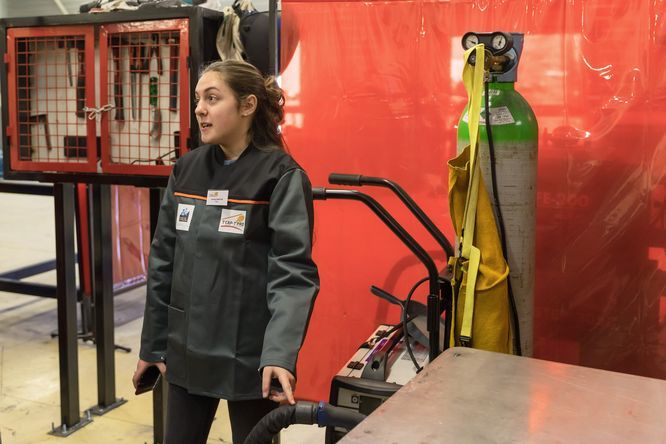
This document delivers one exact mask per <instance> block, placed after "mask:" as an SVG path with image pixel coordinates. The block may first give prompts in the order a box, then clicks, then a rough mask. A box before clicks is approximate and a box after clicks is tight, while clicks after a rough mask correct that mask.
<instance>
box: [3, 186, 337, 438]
mask: <svg viewBox="0 0 666 444" xmlns="http://www.w3.org/2000/svg"><path fill="white" fill-rule="evenodd" d="M0 208H2V211H0V273H3V272H6V271H10V270H13V269H16V268H20V267H23V266H27V265H32V264H35V263H37V262H41V261H46V260H50V259H54V258H55V247H54V244H55V234H54V215H53V198H51V197H45V196H31V195H18V194H7V193H0ZM27 280H28V281H31V282H39V283H48V284H55V280H56V277H55V271H50V272H47V273H42V274H40V275H37V276H34V277H31V278H29V279H27ZM144 298H145V289H144V288H143V287H139V288H137V289H134V290H132V291H129V292H126V293H123V294H120V295H117V296H116V297H115V298H114V306H115V310H114V312H115V313H114V314H115V324H116V329H115V342H116V344H119V345H123V346H127V347H131V349H132V352H131V353H125V352H122V351H116V354H115V361H116V362H115V364H116V396H117V397H118V398H124V399H126V400H127V401H128V402H127V403H125V404H124V405H122V406H120V407H118V408H117V409H114V410H112V411H110V412H108V413H107V414H105V415H104V416H94V417H93V422H92V423H90V424H88V425H87V426H85V427H83V428H82V429H80V430H78V431H76V432H75V433H73V434H71V435H70V436H68V437H66V438H61V437H55V436H51V435H49V434H48V433H47V432H49V431H50V430H51V426H52V424H54V425H55V426H56V427H57V426H59V425H60V420H61V419H60V386H59V371H58V342H57V338H52V337H51V333H52V332H55V331H56V330H57V316H56V301H55V300H52V299H46V298H39V297H33V296H25V295H20V294H14V293H4V292H0V444H18V443H70V444H73V443H93V442H94V443H111V442H113V443H151V442H153V441H152V439H153V428H152V395H151V394H144V395H141V396H135V395H134V390H133V388H132V383H131V377H132V373H133V371H134V367H135V366H136V360H137V353H138V349H139V334H140V330H141V324H142V318H141V316H142V313H143V303H144ZM78 361H79V393H80V396H79V403H80V404H79V405H80V410H81V412H82V415H83V411H85V410H87V409H88V408H90V407H93V406H94V405H96V404H97V383H96V380H97V376H96V351H95V346H94V345H93V344H91V343H90V342H88V343H84V342H82V341H79V346H78ZM281 441H282V443H284V444H292V443H293V444H301V443H303V444H305V443H308V444H309V443H323V442H324V429H320V428H318V427H316V426H291V427H289V429H287V430H285V431H283V432H282V434H281ZM230 442H231V430H230V427H229V419H228V415H227V409H226V404H225V403H224V402H222V403H220V408H219V409H218V412H217V416H216V418H215V421H214V423H213V428H212V430H211V433H210V435H209V439H208V443H230Z"/></svg>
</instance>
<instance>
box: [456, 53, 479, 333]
mask: <svg viewBox="0 0 666 444" xmlns="http://www.w3.org/2000/svg"><path fill="white" fill-rule="evenodd" d="M472 52H474V53H475V54H476V63H475V65H474V66H471V65H470V64H469V63H467V60H468V59H469V56H470V55H471V54H472ZM483 65H484V46H483V45H482V44H481V45H476V46H474V47H473V48H470V49H468V50H467V51H465V67H464V69H463V83H464V84H465V89H466V90H467V95H468V97H469V103H468V107H467V123H468V128H469V185H468V188H467V199H466V201H465V212H464V215H463V221H464V223H463V227H464V228H463V236H462V239H461V242H462V256H463V257H464V258H468V263H467V282H466V286H465V307H464V308H463V320H462V325H461V329H460V340H461V342H462V343H464V344H468V345H471V341H472V324H473V320H474V302H475V294H474V291H475V289H476V279H477V276H478V272H479V265H480V263H481V251H480V250H479V249H478V248H476V247H475V246H474V230H475V227H476V209H477V203H478V199H479V178H480V175H481V172H480V170H479V162H478V149H479V148H478V142H479V140H478V139H479V120H480V114H481V98H482V94H483V74H484V66H483Z"/></svg>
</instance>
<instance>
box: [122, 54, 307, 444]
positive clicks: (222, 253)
mask: <svg viewBox="0 0 666 444" xmlns="http://www.w3.org/2000/svg"><path fill="white" fill-rule="evenodd" d="M195 100H196V109H195V114H196V117H197V121H198V122H199V130H200V132H201V140H202V142H203V143H204V144H205V145H203V146H201V147H199V148H197V149H195V150H193V151H191V152H189V153H187V154H186V155H185V156H183V157H182V158H181V159H179V160H178V162H177V163H176V165H175V166H174V168H173V172H172V174H171V177H170V178H169V183H168V186H167V189H166V192H165V195H164V200H163V201H162V205H161V207H160V214H159V219H158V223H157V229H156V231H155V237H154V239H153V242H152V245H151V250H150V259H149V272H148V285H147V300H146V310H145V317H144V322H143V332H142V335H141V351H140V354H139V357H140V359H139V362H138V364H137V369H136V372H135V374H134V377H133V382H134V385H135V386H136V383H137V381H138V379H139V378H140V376H141V374H142V373H143V372H144V371H145V370H146V368H147V367H149V366H150V365H156V366H157V367H159V369H160V370H161V371H162V373H163V374H164V375H165V376H166V379H167V381H168V382H169V392H168V398H167V425H166V436H165V441H166V442H167V443H168V444H179V443H188V444H189V443H205V442H206V439H207V436H208V433H209V431H210V427H211V424H212V421H213V418H214V415H215V411H216V409H217V406H218V403H219V399H226V400H227V403H228V407H229V416H230V418H231V428H232V433H233V442H234V443H242V442H243V441H244V440H245V436H246V435H247V434H248V433H249V431H250V430H251V429H252V427H253V426H254V425H255V424H256V423H257V422H258V421H259V420H260V419H261V418H262V417H263V416H264V415H265V414H266V413H268V412H269V411H270V410H271V409H273V408H275V406H277V402H280V401H284V400H287V401H288V402H290V403H292V404H293V403H295V401H294V395H293V393H294V389H295V384H296V358H297V356H298V352H299V350H300V347H301V345H302V343H303V338H304V336H305V331H306V328H307V325H308V321H309V319H310V313H311V311H312V306H313V303H314V299H315V296H316V294H317V292H318V290H319V276H318V273H317V267H316V265H315V263H314V262H313V260H312V254H311V253H312V229H313V210H312V194H311V186H310V182H309V180H308V178H307V176H306V174H305V172H304V171H303V169H301V168H300V166H299V165H298V164H297V163H296V162H295V161H294V160H293V159H292V158H291V157H290V156H289V155H288V154H287V153H286V152H285V151H284V145H283V140H282V137H281V135H280V133H279V131H278V125H279V123H280V122H281V121H282V119H283V104H284V97H283V95H282V91H281V90H280V89H279V87H278V86H277V84H276V83H275V79H274V78H272V77H269V78H266V79H264V78H263V77H262V75H261V74H260V73H259V71H258V70H257V69H256V68H254V67H253V66H252V65H250V64H248V63H244V62H238V61H224V62H215V63H213V64H211V65H210V66H208V67H207V68H206V69H205V70H204V72H203V74H202V75H201V77H200V79H199V82H198V84H197V87H196V90H195ZM271 380H273V381H274V382H278V383H279V385H278V388H277V389H276V388H272V387H271ZM273 387H275V384H273ZM279 387H281V389H280V388H279Z"/></svg>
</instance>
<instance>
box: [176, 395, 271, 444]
mask: <svg viewBox="0 0 666 444" xmlns="http://www.w3.org/2000/svg"><path fill="white" fill-rule="evenodd" d="M219 403H220V400H219V399H217V398H210V397H208V396H200V395H192V394H190V393H187V390H185V389H184V388H182V387H179V386H177V385H173V384H169V394H168V395H167V419H166V431H165V435H164V442H165V444H206V440H207V439H208V433H209V432H210V427H211V425H212V424H213V419H214V418H215V412H216V411H217V406H218V404H219ZM227 406H228V408H229V419H230V421H231V434H232V439H233V443H234V444H243V442H244V441H245V438H246V437H247V435H248V434H249V433H250V431H251V430H252V428H253V427H254V426H255V425H256V424H257V423H258V422H259V420H260V419H261V418H263V417H264V416H265V415H266V414H267V413H268V412H270V411H271V410H273V409H274V408H276V407H277V406H278V404H277V403H275V402H273V401H271V400H268V399H252V400H249V401H227Z"/></svg>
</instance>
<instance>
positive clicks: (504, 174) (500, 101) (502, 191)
mask: <svg viewBox="0 0 666 444" xmlns="http://www.w3.org/2000/svg"><path fill="white" fill-rule="evenodd" d="M470 34H472V35H474V36H476V37H477V38H478V40H476V42H481V43H484V44H485V43H486V41H487V44H486V48H488V49H489V50H490V53H491V54H492V53H493V50H494V48H493V46H497V45H494V44H495V43H497V38H496V37H494V36H496V35H498V34H504V33H492V34H482V33H467V34H465V37H468V36H469V35H470ZM504 35H506V36H507V37H508V40H512V48H510V49H509V50H508V51H506V52H504V53H502V54H500V55H497V56H496V55H494V54H492V55H491V57H490V58H491V59H492V57H495V58H496V59H499V62H498V61H497V60H495V63H494V64H493V65H492V66H493V69H491V71H490V75H489V76H488V77H489V78H488V80H489V84H488V87H487V89H486V91H487V93H488V102H489V109H490V127H491V131H490V132H491V135H492V142H493V148H494V153H495V156H494V157H495V177H496V182H497V197H498V199H497V201H498V202H499V208H497V207H495V208H494V209H495V215H496V216H497V215H498V214H500V212H501V215H502V218H503V221H504V228H505V243H506V247H507V251H506V253H507V259H508V263H509V269H510V275H509V279H510V281H511V288H512V291H513V297H514V300H515V304H516V309H517V315H518V322H519V327H520V337H521V341H520V342H521V348H522V354H523V355H524V356H531V355H532V349H533V344H532V330H533V322H532V318H533V299H534V274H535V270H534V269H535V226H536V198H537V195H536V179H537V147H538V125H537V120H536V117H535V116H534V112H533V111H532V108H531V107H530V105H529V104H528V103H527V101H526V100H525V99H524V98H523V96H522V95H520V93H519V92H518V91H516V89H515V82H516V77H517V76H516V73H517V67H518V61H519V58H520V54H521V51H522V43H523V34H518V33H512V34H510V35H509V34H504ZM465 37H464V38H463V46H464V47H466V42H465ZM484 40H486V41H484ZM476 42H475V41H474V39H472V42H471V43H473V44H476ZM487 63H488V60H486V64H487ZM485 95H486V92H485V91H484V97H483V100H482V102H481V123H480V125H479V159H480V168H481V174H482V176H483V180H484V183H485V185H486V189H487V191H488V195H489V196H491V200H492V201H495V200H496V199H494V197H495V196H494V193H493V187H492V181H491V168H490V151H489V144H488V133H487V130H486V125H485V118H486V111H485V108H486V97H485ZM467 121H468V116H467V108H465V110H464V111H463V114H462V116H461V118H460V121H459V124H458V140H457V141H458V143H457V145H458V151H461V150H462V149H463V148H464V147H465V146H467V145H469V127H468V125H467Z"/></svg>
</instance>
